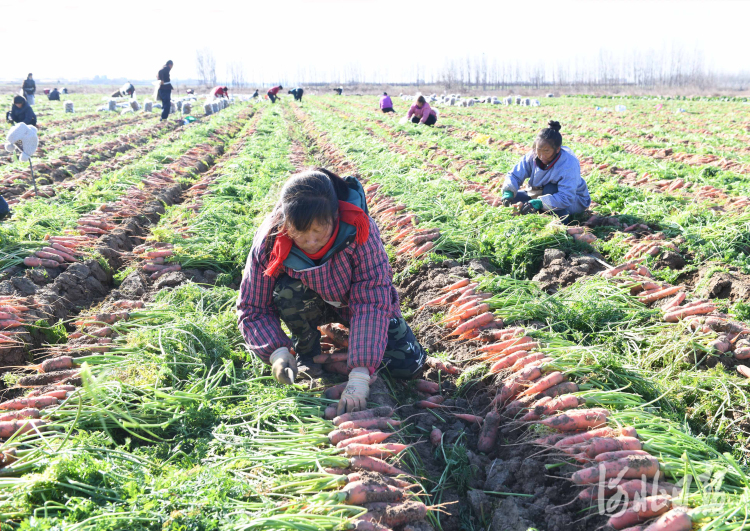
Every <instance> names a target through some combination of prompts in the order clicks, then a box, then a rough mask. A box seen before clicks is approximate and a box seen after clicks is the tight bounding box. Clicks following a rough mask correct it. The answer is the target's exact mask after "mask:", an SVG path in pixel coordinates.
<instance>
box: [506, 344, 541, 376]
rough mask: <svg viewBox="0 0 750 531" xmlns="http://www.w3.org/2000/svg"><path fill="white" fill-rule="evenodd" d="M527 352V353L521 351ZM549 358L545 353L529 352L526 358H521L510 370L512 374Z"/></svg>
mask: <svg viewBox="0 0 750 531" xmlns="http://www.w3.org/2000/svg"><path fill="white" fill-rule="evenodd" d="M521 352H525V351H521ZM545 358H547V355H546V354H545V353H544V352H529V353H528V354H527V355H526V356H521V357H520V358H518V359H517V360H516V362H515V363H514V364H513V365H511V367H510V370H511V371H512V372H518V371H520V370H521V369H522V368H524V367H527V366H529V365H531V364H532V363H535V362H537V361H539V360H543V359H545ZM539 381H541V380H539Z"/></svg>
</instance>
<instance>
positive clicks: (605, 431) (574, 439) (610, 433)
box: [555, 426, 618, 448]
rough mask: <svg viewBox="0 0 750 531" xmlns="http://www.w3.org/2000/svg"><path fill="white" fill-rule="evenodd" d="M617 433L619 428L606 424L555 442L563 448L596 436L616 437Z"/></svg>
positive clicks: (556, 445)
mask: <svg viewBox="0 0 750 531" xmlns="http://www.w3.org/2000/svg"><path fill="white" fill-rule="evenodd" d="M617 434H618V433H617V430H614V429H612V428H610V427H609V426H604V427H603V428H598V429H595V430H591V431H587V432H584V433H577V434H575V435H569V436H567V437H565V438H564V439H561V440H560V441H558V442H557V443H555V447H557V448H563V447H566V446H573V445H575V444H580V443H583V442H586V441H588V440H589V439H593V438H594V437H616V436H617Z"/></svg>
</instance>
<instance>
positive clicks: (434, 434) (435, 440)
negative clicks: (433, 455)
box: [430, 428, 443, 447]
mask: <svg viewBox="0 0 750 531" xmlns="http://www.w3.org/2000/svg"><path fill="white" fill-rule="evenodd" d="M442 441H443V432H442V431H440V428H434V429H433V430H432V431H431V432H430V443H431V444H432V446H434V447H438V446H440V443H441V442H442Z"/></svg>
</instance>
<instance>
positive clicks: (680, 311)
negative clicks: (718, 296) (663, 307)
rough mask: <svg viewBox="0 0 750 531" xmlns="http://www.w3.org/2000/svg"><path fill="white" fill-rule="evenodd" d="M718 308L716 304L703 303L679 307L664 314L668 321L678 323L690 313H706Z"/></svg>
mask: <svg viewBox="0 0 750 531" xmlns="http://www.w3.org/2000/svg"><path fill="white" fill-rule="evenodd" d="M715 309H716V306H714V305H713V304H710V303H709V304H701V305H698V306H691V307H689V308H685V307H682V308H680V307H678V308H676V309H675V310H673V311H671V312H669V313H665V314H664V320H665V321H666V322H668V323H676V322H677V321H679V320H680V319H684V318H685V317H687V316H688V315H704V314H707V313H711V312H712V311H714V310H715Z"/></svg>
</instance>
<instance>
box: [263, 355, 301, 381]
mask: <svg viewBox="0 0 750 531" xmlns="http://www.w3.org/2000/svg"><path fill="white" fill-rule="evenodd" d="M268 361H270V362H271V372H272V373H273V377H274V378H275V379H276V381H277V382H279V383H280V384H282V385H292V384H293V383H294V380H295V379H296V378H297V360H295V359H294V356H292V353H291V352H289V349H288V348H286V347H281V348H277V349H276V350H274V351H273V354H271V357H270V358H269V360H268Z"/></svg>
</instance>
